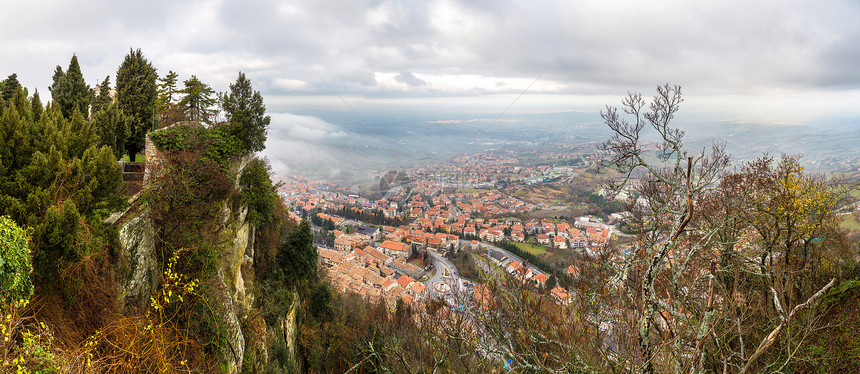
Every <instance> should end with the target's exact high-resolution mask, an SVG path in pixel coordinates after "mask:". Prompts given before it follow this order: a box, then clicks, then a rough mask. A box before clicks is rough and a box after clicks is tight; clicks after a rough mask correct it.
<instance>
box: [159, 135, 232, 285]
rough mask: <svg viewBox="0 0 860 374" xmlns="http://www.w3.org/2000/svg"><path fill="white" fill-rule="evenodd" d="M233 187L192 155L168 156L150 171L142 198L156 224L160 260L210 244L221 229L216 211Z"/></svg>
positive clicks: (216, 167)
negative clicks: (183, 250) (156, 168)
mask: <svg viewBox="0 0 860 374" xmlns="http://www.w3.org/2000/svg"><path fill="white" fill-rule="evenodd" d="M204 186H205V187H204ZM232 188H233V183H232V182H231V181H230V179H229V178H228V177H227V175H226V174H225V173H224V172H223V171H222V170H221V168H220V167H219V165H218V164H216V163H215V162H213V161H212V160H209V159H207V158H205V157H203V156H202V155H200V154H199V153H194V152H187V151H177V152H172V153H170V154H169V155H168V156H167V158H166V160H164V161H163V162H162V163H161V164H160V165H159V169H158V170H154V171H153V177H152V179H151V182H150V184H149V187H148V189H147V190H146V192H145V196H144V200H145V201H146V202H147V204H148V205H149V208H150V212H151V215H152V218H153V220H154V222H155V225H156V231H157V234H156V235H157V238H158V242H159V243H160V244H159V247H160V251H159V257H160V258H161V259H162V260H166V259H167V258H170V256H171V255H172V253H173V252H174V251H175V250H176V249H178V248H182V247H199V249H200V250H205V249H206V246H204V245H202V244H204V243H211V242H212V241H213V240H214V238H215V235H216V234H217V231H218V230H219V229H220V224H219V223H220V221H221V219H220V216H219V212H220V210H221V207H222V206H223V204H225V203H226V201H227V199H228V198H229V197H230V196H231V194H232ZM198 270H200V269H198Z"/></svg>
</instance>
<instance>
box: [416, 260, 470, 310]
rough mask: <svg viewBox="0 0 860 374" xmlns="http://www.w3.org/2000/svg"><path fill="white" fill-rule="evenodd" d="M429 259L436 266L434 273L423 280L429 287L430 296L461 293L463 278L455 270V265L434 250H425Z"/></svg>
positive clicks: (440, 296)
mask: <svg viewBox="0 0 860 374" xmlns="http://www.w3.org/2000/svg"><path fill="white" fill-rule="evenodd" d="M427 255H428V256H429V257H430V261H431V262H432V263H433V266H434V267H435V268H436V272H435V274H434V275H433V276H432V277H430V280H428V281H427V282H425V285H426V286H427V288H428V289H429V290H428V291H429V292H430V298H432V299H437V298H447V297H450V296H457V295H463V291H465V290H464V287H463V280H462V279H461V278H460V274H459V273H458V272H457V267H455V266H454V264H452V263H451V261H448V259H446V258H444V257H442V256H441V255H439V254H438V253H436V252H433V251H427Z"/></svg>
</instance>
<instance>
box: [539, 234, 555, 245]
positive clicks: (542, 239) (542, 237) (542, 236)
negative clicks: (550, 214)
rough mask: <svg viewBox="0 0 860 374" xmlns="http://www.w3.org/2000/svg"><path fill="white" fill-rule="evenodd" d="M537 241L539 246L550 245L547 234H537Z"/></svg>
mask: <svg viewBox="0 0 860 374" xmlns="http://www.w3.org/2000/svg"><path fill="white" fill-rule="evenodd" d="M537 240H538V244H540V245H550V243H552V242H551V241H550V239H549V235H547V234H538V236H537Z"/></svg>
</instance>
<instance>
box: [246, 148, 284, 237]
mask: <svg viewBox="0 0 860 374" xmlns="http://www.w3.org/2000/svg"><path fill="white" fill-rule="evenodd" d="M269 171H270V168H269V166H268V164H267V163H266V162H265V161H263V160H260V159H257V158H255V159H253V160H251V162H250V163H249V164H248V166H246V167H245V170H244V171H243V172H242V175H241V176H240V177H239V185H240V186H241V188H242V189H241V192H240V193H239V198H238V199H237V200H238V201H239V202H240V203H241V204H242V205H245V206H247V207H248V216H247V219H248V221H249V222H251V224H252V225H254V226H257V227H259V226H262V225H263V224H264V223H268V221H270V220H272V219H273V218H274V210H275V203H276V201H277V200H278V194H277V192H276V191H275V187H274V186H273V185H272V179H271V177H270V176H269Z"/></svg>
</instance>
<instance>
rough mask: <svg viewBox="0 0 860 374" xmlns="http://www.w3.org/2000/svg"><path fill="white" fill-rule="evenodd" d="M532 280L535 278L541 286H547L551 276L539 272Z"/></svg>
mask: <svg viewBox="0 0 860 374" xmlns="http://www.w3.org/2000/svg"><path fill="white" fill-rule="evenodd" d="M532 280H534V281H535V283H537V285H538V286H539V287H544V286H546V281H548V280H549V276H548V275H546V274H543V273H537V274H535V275H534V276H533V277H532Z"/></svg>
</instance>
